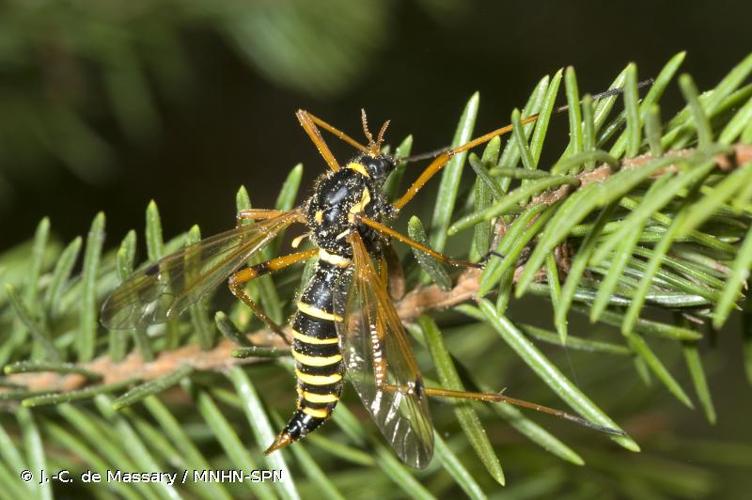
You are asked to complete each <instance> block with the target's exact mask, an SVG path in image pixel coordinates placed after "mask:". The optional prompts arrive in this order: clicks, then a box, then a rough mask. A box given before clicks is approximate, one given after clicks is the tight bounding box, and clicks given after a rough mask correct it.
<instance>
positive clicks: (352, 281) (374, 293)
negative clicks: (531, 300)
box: [101, 110, 620, 468]
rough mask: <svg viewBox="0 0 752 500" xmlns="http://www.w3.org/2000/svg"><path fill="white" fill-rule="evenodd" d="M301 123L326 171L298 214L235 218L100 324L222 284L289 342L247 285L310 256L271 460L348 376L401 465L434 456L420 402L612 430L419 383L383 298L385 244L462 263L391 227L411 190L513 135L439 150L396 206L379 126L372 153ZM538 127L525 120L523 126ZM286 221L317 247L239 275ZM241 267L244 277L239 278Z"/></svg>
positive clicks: (316, 122) (125, 321) (129, 290)
mask: <svg viewBox="0 0 752 500" xmlns="http://www.w3.org/2000/svg"><path fill="white" fill-rule="evenodd" d="M297 117H298V120H299V121H300V123H301V125H302V126H303V128H304V130H305V131H306V133H307V134H308V135H309V137H310V138H311V139H312V141H313V143H314V144H315V146H316V147H317V149H318V150H319V153H320V154H321V156H322V157H323V158H324V160H325V161H326V163H327V165H328V166H329V171H328V172H327V173H326V174H324V175H322V176H321V177H320V178H319V180H318V181H317V183H316V185H315V189H314V192H313V194H312V195H311V196H310V197H309V198H308V200H307V201H306V202H305V203H304V204H303V206H301V207H298V208H296V209H293V210H291V211H276V210H259V209H249V210H244V211H241V212H240V213H239V214H238V218H239V219H240V220H253V221H255V222H254V223H253V224H251V225H242V224H240V225H238V227H236V228H235V229H233V230H230V231H226V232H224V233H221V234H218V235H215V236H212V237H209V238H206V239H204V240H202V241H200V242H198V243H196V244H193V245H189V246H187V247H186V248H184V249H183V250H181V251H178V252H176V253H174V254H172V255H169V256H167V257H164V258H163V259H161V260H160V261H158V262H157V263H155V264H151V265H149V266H147V267H146V268H144V269H142V270H140V271H137V272H136V273H135V274H133V275H132V276H131V277H129V278H128V279H127V280H126V281H125V282H123V283H122V284H121V285H120V287H118V288H117V289H116V290H115V291H114V292H113V293H112V294H111V295H110V297H109V298H108V299H107V300H106V301H105V303H104V305H103V307H102V314H101V321H102V323H103V324H104V325H105V326H107V327H108V328H111V329H128V328H143V327H146V326H148V325H151V324H153V323H160V322H164V321H166V320H167V319H169V318H170V317H174V316H175V315H177V314H179V313H180V312H182V311H184V310H185V309H186V308H187V307H188V306H189V305H191V304H194V303H195V302H196V301H198V300H199V299H200V298H201V297H203V296H204V295H205V294H206V293H207V292H208V291H210V290H212V289H213V288H215V287H216V286H217V285H219V284H220V283H221V282H222V281H223V280H225V279H226V278H227V277H228V276H229V286H230V290H231V291H232V292H233V293H234V294H235V296H237V297H238V298H239V299H240V300H242V301H243V302H244V303H245V304H247V305H248V306H249V307H250V308H251V309H252V310H253V311H254V312H255V314H256V315H257V316H258V317H259V318H260V319H262V320H263V321H265V322H266V323H267V325H269V327H270V328H271V329H272V330H273V331H274V332H276V333H278V334H279V335H280V336H282V338H283V339H285V341H286V342H288V343H290V342H289V340H288V338H287V336H286V334H285V332H284V331H283V330H282V329H281V328H280V326H279V325H276V324H274V323H273V322H272V321H271V320H270V319H269V318H268V317H267V316H266V314H265V313H264V311H263V310H262V309H261V308H260V307H259V306H258V305H257V304H256V303H255V302H254V301H253V300H252V299H251V298H250V297H249V296H248V295H247V293H246V292H245V290H244V285H245V284H246V283H248V282H249V281H250V280H252V279H254V278H256V277H258V276H260V275H262V274H264V273H270V272H274V271H276V270H279V269H282V268H284V267H287V266H289V265H291V264H294V263H296V262H300V261H303V260H306V259H311V258H317V259H318V260H317V262H316V265H315V270H314V272H313V276H312V278H311V279H310V281H309V282H308V284H307V286H306V287H305V289H304V291H303V292H302V293H301V295H300V297H299V299H298V302H297V304H296V305H297V309H296V311H295V313H294V315H293V317H292V319H291V327H292V339H291V353H292V356H293V358H294V359H295V361H296V369H295V374H296V378H297V392H298V398H297V408H296V410H295V412H294V413H293V416H292V417H291V418H290V420H289V421H288V423H287V425H286V426H285V427H284V429H283V430H282V431H281V432H280V433H279V435H278V436H277V438H276V439H275V441H274V443H272V445H271V446H270V447H269V448H268V449H267V453H269V452H272V451H275V450H277V449H279V448H282V447H284V446H287V445H289V444H290V443H292V442H294V441H296V440H298V439H300V438H302V437H304V436H305V435H306V434H308V433H310V432H312V431H314V430H315V429H317V428H318V427H320V426H321V425H322V424H323V423H324V422H325V421H326V420H327V419H328V418H329V417H330V415H331V413H332V411H333V410H334V407H335V406H336V404H337V402H338V400H339V397H340V393H341V391H342V387H343V376H344V375H347V377H348V378H349V380H350V382H351V383H352V385H353V387H354V388H355V390H356V392H357V393H358V395H359V396H360V398H361V400H362V401H363V404H364V406H365V407H366V409H367V410H368V411H369V413H370V414H371V416H372V418H373V420H374V422H375V423H376V424H377V426H378V427H379V429H380V430H381V432H382V434H383V435H384V437H385V438H386V440H387V441H388V442H389V443H390V444H391V446H392V448H393V449H394V450H395V452H396V453H397V454H398V455H399V457H400V458H401V459H402V460H403V461H404V462H405V463H407V464H408V465H411V466H413V467H418V468H421V467H425V466H426V465H427V464H428V462H429V461H430V459H431V456H432V454H433V427H432V424H431V418H430V413H429V410H428V403H427V398H428V397H429V396H431V397H441V398H460V399H473V400H480V401H488V402H508V403H511V404H515V405H518V406H523V407H527V408H532V409H535V410H538V411H542V412H544V413H549V414H552V415H556V416H559V417H563V418H566V419H569V420H571V421H574V422H577V423H579V424H582V425H586V426H589V427H594V428H597V429H599V430H602V431H606V432H616V433H620V431H614V430H612V429H606V428H602V427H600V426H597V425H595V424H591V423H589V422H587V421H585V420H583V419H581V418H579V417H576V416H573V415H570V414H568V413H564V412H562V411H559V410H554V409H551V408H546V407H544V406H541V405H537V404H533V403H528V402H525V401H521V400H517V399H513V398H510V397H508V396H504V395H501V394H497V393H473V392H464V391H454V390H450V389H444V388H431V387H426V386H425V385H424V383H423V379H422V377H421V374H420V370H419V368H418V365H417V363H416V361H415V357H414V356H413V353H412V349H411V348H410V342H409V341H408V339H407V336H406V334H405V330H404V327H403V326H402V324H401V322H400V319H399V316H398V315H397V312H396V310H395V308H394V304H393V303H392V301H391V298H390V296H389V293H388V291H387V286H386V279H385V275H386V274H387V272H388V269H387V266H386V258H385V251H386V250H387V248H388V245H389V244H390V240H397V241H400V242H402V243H405V244H407V245H409V246H411V247H413V248H415V249H417V250H419V251H421V252H424V253H427V254H428V255H430V256H432V257H433V258H435V259H437V260H439V261H441V262H444V263H447V264H451V265H457V266H469V265H474V264H470V263H469V262H464V261H458V260H454V259H451V258H449V257H446V256H445V255H443V254H440V253H438V252H435V251H434V250H432V249H430V248H428V247H426V246H425V245H422V244H421V243H419V242H416V241H413V240H411V239H410V238H408V237H407V236H404V235H402V234H400V233H398V232H396V231H395V230H393V229H391V228H390V227H389V225H388V222H389V219H391V218H392V217H394V216H396V214H397V212H398V210H399V209H401V208H402V207H404V206H405V205H406V204H407V203H408V202H409V201H410V200H411V199H412V198H413V197H414V196H415V194H416V193H417V192H418V191H419V190H420V189H421V188H422V187H423V186H424V185H425V184H426V182H428V180H429V179H430V178H431V177H432V176H433V175H435V174H436V173H437V172H438V171H440V170H441V168H442V167H443V166H444V165H445V164H446V163H447V162H448V160H449V159H450V158H451V157H452V156H453V155H454V154H457V153H459V152H461V151H466V150H468V149H470V148H472V147H475V146H477V145H479V144H482V143H484V142H487V141H488V140H490V139H491V138H493V137H496V136H498V135H501V134H504V133H506V132H509V131H510V130H511V127H503V128H500V129H497V130H495V131H493V132H490V133H488V134H485V135H483V136H481V137H479V138H477V139H475V140H473V141H470V142H468V143H466V144H463V145H461V146H459V147H457V148H454V149H450V150H446V151H443V152H440V154H438V155H437V156H436V157H435V158H434V159H433V161H432V162H431V163H430V164H429V165H428V166H427V167H426V169H425V170H424V171H423V173H422V174H421V175H420V176H419V177H418V179H417V180H416V181H415V182H414V183H413V184H412V185H411V186H410V188H409V189H408V190H407V191H406V192H405V194H404V195H403V196H402V197H401V198H399V199H398V200H397V201H395V202H394V203H393V204H392V203H390V202H389V201H388V200H386V199H385V196H384V194H383V191H382V188H383V184H384V181H385V180H386V178H387V176H388V175H389V174H390V173H391V172H392V171H393V170H394V168H395V160H394V158H392V157H390V156H388V155H384V154H381V152H380V145H381V142H382V137H383V134H384V131H385V130H386V126H387V124H388V122H387V123H385V124H384V126H383V127H382V128H381V130H380V132H379V134H378V138H377V140H374V139H373V137H372V136H371V134H370V132H369V131H368V127H367V124H366V120H365V113H364V114H363V129H364V132H365V134H366V137H367V138H368V141H369V144H368V146H364V145H361V144H359V143H358V142H357V141H355V140H354V139H352V138H350V137H349V136H347V135H346V134H344V133H343V132H341V131H339V130H337V129H335V128H334V127H332V126H331V125H329V124H327V123H326V122H324V121H323V120H321V119H319V118H316V117H315V116H313V115H311V114H309V113H307V112H305V111H302V110H301V111H298V113H297ZM534 120H535V116H533V117H528V118H526V119H525V120H523V123H529V122H531V121H534ZM319 127H321V128H323V129H325V130H327V131H329V132H331V133H333V134H334V135H336V136H337V137H339V138H340V139H342V140H344V141H345V142H347V143H349V144H351V145H353V146H354V147H356V148H357V149H358V150H360V154H359V155H358V156H357V157H355V158H354V159H353V160H351V161H350V162H349V163H347V164H346V165H345V166H344V167H341V166H340V165H339V163H338V162H337V160H336V159H335V158H334V155H333V154H332V153H331V151H330V150H329V148H328V146H327V145H326V142H325V141H324V139H323V138H322V136H321V134H320V132H319ZM293 223H300V224H304V225H305V226H306V227H307V229H308V236H309V237H310V239H311V241H312V243H313V246H314V248H312V249H310V250H303V251H299V252H297V253H293V254H289V255H284V256H281V257H277V258H274V259H271V260H268V261H266V262H264V263H261V264H257V265H254V266H251V267H245V268H243V269H241V268H242V267H243V266H244V265H245V263H246V262H247V261H248V259H249V258H251V257H252V256H254V255H256V254H257V252H258V251H259V250H260V249H262V248H263V247H264V246H265V245H266V244H267V243H269V242H270V241H271V240H273V239H274V237H275V236H276V235H278V234H279V233H280V232H281V231H283V230H284V229H285V228H287V227H288V226H290V225H291V224H293ZM238 269H240V270H239V271H238Z"/></svg>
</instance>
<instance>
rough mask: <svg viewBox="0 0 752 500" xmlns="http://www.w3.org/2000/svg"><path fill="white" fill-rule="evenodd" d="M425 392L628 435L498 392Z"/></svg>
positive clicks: (442, 389) (561, 411)
mask: <svg viewBox="0 0 752 500" xmlns="http://www.w3.org/2000/svg"><path fill="white" fill-rule="evenodd" d="M395 389H396V387H395ZM423 391H424V392H425V394H426V395H427V396H429V397H434V398H451V399H464V400H472V401H485V402H487V403H508V404H511V405H514V406H519V407H521V408H528V409H530V410H535V411H538V412H541V413H546V414H548V415H553V416H554V417H559V418H563V419H565V420H569V421H570V422H574V423H576V424H579V425H582V426H583V427H588V428H591V429H595V430H598V431H601V432H605V433H607V434H612V435H617V436H625V435H626V434H625V433H624V431H622V430H620V429H613V428H611V427H606V426H603V425H598V424H595V423H593V422H590V421H589V420H585V419H584V418H582V417H578V416H577V415H572V414H571V413H567V412H565V411H563V410H557V409H555V408H549V407H548V406H543V405H539V404H538V403H531V402H530V401H525V400H523V399H516V398H512V397H509V396H505V395H503V394H500V393H496V392H468V391H455V390H452V389H444V388H442V387H426V388H424V389H423Z"/></svg>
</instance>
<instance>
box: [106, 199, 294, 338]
mask: <svg viewBox="0 0 752 500" xmlns="http://www.w3.org/2000/svg"><path fill="white" fill-rule="evenodd" d="M297 217H298V213H297V212H287V213H284V214H282V215H279V216H277V217H274V218H272V219H268V220H263V221H260V222H257V223H255V224H253V225H246V226H240V227H237V228H235V229H232V230H229V231H225V232H223V233H220V234H217V235H214V236H211V237H209V238H206V239H204V240H201V241H199V242H197V243H194V244H192V245H188V246H186V247H185V248H183V249H181V250H179V251H177V252H175V253H173V254H171V255H168V256H167V257H164V258H162V259H160V260H159V261H157V262H156V263H153V264H150V265H147V266H145V267H143V268H141V269H139V270H138V271H136V272H135V273H134V274H133V275H132V276H130V277H129V278H128V279H126V280H125V281H124V282H123V283H122V284H121V285H120V286H119V287H118V288H117V289H115V291H114V292H112V294H111V295H110V296H109V297H108V298H107V300H106V301H105V303H104V305H103V306H102V314H101V322H102V324H103V325H104V326H105V327H107V328H109V329H111V330H123V329H128V328H143V327H146V326H148V325H152V324H155V323H163V322H165V321H166V320H167V319H169V318H171V317H174V316H177V315H178V314H180V313H181V312H182V311H184V310H185V309H186V308H187V307H188V306H190V305H191V304H193V303H195V302H196V301H197V300H199V299H200V298H201V297H202V296H204V295H206V294H207V293H208V292H209V291H211V290H213V289H214V288H216V287H217V286H218V285H219V284H220V283H222V282H223V281H224V280H225V279H227V277H228V276H229V275H230V274H231V273H232V272H233V271H235V270H236V269H237V268H239V267H240V266H242V265H243V264H244V263H245V262H246V261H248V259H249V258H250V257H252V256H253V255H254V254H255V253H256V252H258V251H259V250H260V249H262V248H263V247H264V245H266V244H267V243H268V242H269V241H271V240H272V239H273V238H274V237H275V236H276V235H277V234H279V232H280V231H282V230H283V229H285V228H286V227H287V226H289V225H290V224H291V223H292V222H294V221H295V220H296V219H297Z"/></svg>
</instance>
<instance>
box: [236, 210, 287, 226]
mask: <svg viewBox="0 0 752 500" xmlns="http://www.w3.org/2000/svg"><path fill="white" fill-rule="evenodd" d="M285 213H286V212H285V211H284V210H268V209H265V208H247V209H245V210H241V211H239V212H238V213H237V215H236V219H237V223H238V225H240V223H241V222H243V221H247V220H250V221H257V220H265V219H273V218H274V217H279V216H280V215H283V214H285Z"/></svg>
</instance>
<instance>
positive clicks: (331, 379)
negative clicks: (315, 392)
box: [295, 369, 342, 385]
mask: <svg viewBox="0 0 752 500" xmlns="http://www.w3.org/2000/svg"><path fill="white" fill-rule="evenodd" d="M295 376H296V377H297V378H298V380H300V381H301V382H303V383H306V384H311V385H329V384H336V383H337V382H339V381H341V380H342V375H340V374H339V373H332V374H331V375H311V374H309V373H303V372H301V371H300V370H297V369H296V370H295Z"/></svg>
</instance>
